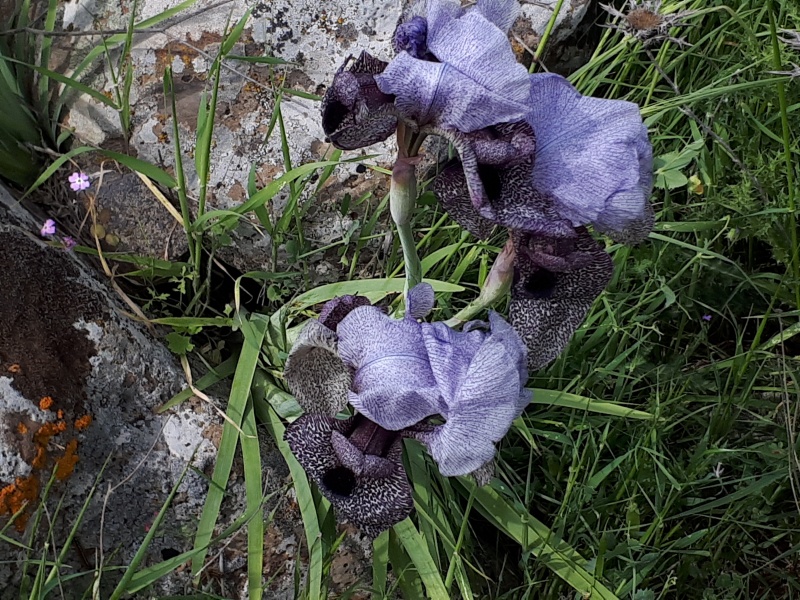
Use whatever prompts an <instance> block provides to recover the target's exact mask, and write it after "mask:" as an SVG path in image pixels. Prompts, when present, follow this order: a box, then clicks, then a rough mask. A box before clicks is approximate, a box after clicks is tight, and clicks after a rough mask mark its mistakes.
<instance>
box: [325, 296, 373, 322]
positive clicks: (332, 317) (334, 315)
mask: <svg viewBox="0 0 800 600" xmlns="http://www.w3.org/2000/svg"><path fill="white" fill-rule="evenodd" d="M369 305H370V301H369V298H365V297H364V296H351V295H347V296H339V297H338V298H334V299H333V300H328V302H326V303H325V306H323V307H322V310H321V311H320V312H319V318H318V320H319V322H320V323H322V324H323V325H325V327H327V328H328V329H332V330H333V331H336V327H337V325H339V322H340V321H341V320H342V319H344V318H345V317H346V316H347V315H348V314H350V311H352V310H353V309H354V308H358V307H359V306H369Z"/></svg>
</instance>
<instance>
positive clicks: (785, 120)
mask: <svg viewBox="0 0 800 600" xmlns="http://www.w3.org/2000/svg"><path fill="white" fill-rule="evenodd" d="M767 12H768V13H769V35H770V37H771V38H772V65H773V67H774V68H775V70H776V71H780V70H781V66H782V65H781V48H780V45H779V42H778V31H777V29H778V28H777V25H776V23H775V6H774V2H773V0H767ZM775 85H776V86H777V88H778V103H779V105H780V109H781V126H782V129H783V132H782V133H783V136H782V137H783V154H784V158H785V160H786V187H787V190H786V191H787V194H788V195H789V228H790V230H791V231H790V236H791V240H792V246H791V247H792V257H791V267H792V274H793V275H794V293H795V303H796V304H795V306H797V307H798V308H800V265H798V247H797V218H796V216H795V210H796V206H795V199H794V192H795V190H794V173H793V169H794V165H793V164H792V142H791V133H790V130H789V114H788V105H787V102H786V87H785V85H784V82H783V80H782V79H779V80H778V81H776V82H775Z"/></svg>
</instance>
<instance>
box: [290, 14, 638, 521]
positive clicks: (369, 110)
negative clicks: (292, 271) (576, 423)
mask: <svg viewBox="0 0 800 600" xmlns="http://www.w3.org/2000/svg"><path fill="white" fill-rule="evenodd" d="M518 11H519V4H518V2H517V0H478V2H477V4H476V5H475V6H472V7H470V8H463V7H462V6H461V3H460V2H459V1H458V0H420V1H418V2H417V4H415V5H413V6H412V7H411V8H410V9H409V10H408V11H407V12H406V14H405V15H404V17H403V18H402V19H401V22H400V23H399V24H398V27H397V30H396V32H395V35H394V39H393V47H394V50H395V52H396V56H395V57H394V59H393V60H391V61H390V62H384V61H381V60H378V59H376V58H374V57H372V56H370V55H369V54H367V53H366V52H362V53H361V55H360V56H359V57H358V58H357V59H355V60H353V58H352V57H349V58H348V59H347V60H346V61H345V63H344V64H343V65H342V66H341V68H340V69H339V70H338V71H337V73H336V74H335V76H334V79H333V82H332V84H331V86H330V87H329V89H328V90H327V92H326V94H325V96H324V98H323V102H322V126H323V130H324V131H325V134H326V136H327V139H328V140H329V141H330V142H331V143H333V144H334V145H335V146H336V147H338V148H341V149H345V150H353V149H357V148H363V147H365V146H369V145H371V144H374V143H377V142H380V141H383V140H385V139H387V138H388V137H389V136H391V135H392V134H393V133H395V132H396V131H399V130H398V127H400V126H402V131H403V132H404V133H403V135H402V136H401V135H398V142H399V143H400V144H401V145H403V148H401V157H407V156H409V155H413V154H414V153H415V152H416V148H418V142H419V136H420V135H422V136H424V135H439V136H442V137H444V138H445V139H447V140H448V141H450V142H451V143H452V145H453V147H454V148H455V150H456V152H457V154H458V156H457V158H456V159H454V160H451V161H449V162H448V163H445V164H443V165H440V168H439V171H438V175H437V176H436V178H435V179H434V182H433V191H434V193H435V194H436V196H437V198H438V200H439V202H440V203H441V204H442V206H443V207H444V208H445V209H446V210H447V212H448V213H449V214H450V216H451V217H452V218H453V219H454V220H456V221H457V222H458V223H459V224H460V225H461V226H463V227H464V228H465V229H467V230H469V231H470V232H472V233H473V234H474V235H476V236H478V237H480V238H486V237H488V236H489V235H490V234H491V232H492V230H493V229H494V227H495V226H497V225H500V226H503V227H506V228H508V229H509V232H510V243H511V248H512V250H513V252H510V253H509V254H510V255H511V254H513V283H512V284H511V286H510V287H511V304H510V315H509V316H510V321H511V325H509V324H508V323H506V322H505V321H504V320H503V319H502V318H501V317H500V316H498V315H496V314H491V315H490V318H489V322H488V323H483V322H474V321H473V322H470V323H467V324H465V325H464V327H463V328H462V330H461V331H455V330H452V329H450V328H448V327H447V326H446V325H444V324H443V323H421V322H419V321H418V320H419V319H422V318H423V317H425V316H426V315H427V314H428V313H429V312H430V310H431V308H432V307H433V291H432V289H431V288H430V287H429V286H427V285H424V284H423V285H419V286H417V287H415V288H414V289H413V290H411V291H410V292H409V294H408V298H407V314H406V316H405V317H404V318H403V319H400V320H395V319H391V318H389V317H387V316H386V315H385V314H384V313H383V312H382V311H381V310H380V309H379V308H377V307H374V306H370V305H369V303H368V302H367V301H366V300H365V299H363V298H357V297H347V298H342V299H337V300H336V301H332V302H331V303H329V304H328V305H327V306H326V307H325V309H324V310H323V313H322V314H321V315H320V319H319V320H318V321H311V322H309V324H308V325H307V326H306V327H305V329H304V330H303V332H302V334H301V336H300V338H299V339H298V341H297V343H296V344H295V346H294V347H293V349H292V351H291V354H290V356H289V359H288V361H287V364H286V371H285V375H286V380H287V382H288V384H289V387H290V388H291V390H292V392H293V393H294V394H295V396H296V397H297V399H298V402H300V404H301V405H302V407H303V408H304V409H305V411H306V413H307V414H306V415H305V416H303V417H301V418H300V419H298V420H297V421H296V422H294V423H293V424H292V425H291V426H290V427H289V428H288V429H287V432H286V439H287V440H288V442H289V445H290V447H291V448H292V451H293V452H294V453H295V455H296V456H297V459H298V461H299V462H300V464H301V465H303V467H304V468H305V470H306V471H307V473H308V474H309V476H310V477H311V478H312V479H313V480H314V481H315V482H316V483H317V484H318V485H319V487H320V490H321V491H322V493H323V494H324V495H325V496H326V497H327V498H328V499H329V500H330V501H331V502H332V503H333V504H334V506H335V507H336V509H337V511H338V512H339V514H340V515H342V516H344V517H345V518H347V519H349V520H351V521H352V522H354V523H355V524H357V525H359V526H360V527H361V528H362V530H364V531H365V532H367V533H373V534H374V533H377V532H379V531H381V530H383V529H385V528H387V527H389V526H391V525H392V524H394V523H396V522H398V521H399V520H401V519H403V518H404V517H405V516H406V515H408V514H409V512H410V510H411V507H412V501H411V489H410V486H409V483H408V480H407V478H406V476H405V473H404V472H403V467H402V462H401V455H402V448H401V440H402V438H403V437H414V438H416V439H418V440H420V441H421V442H422V443H423V444H424V445H425V446H426V447H427V449H428V451H429V452H430V454H431V456H432V457H433V459H434V460H435V461H436V463H437V464H438V466H439V469H440V471H441V473H442V474H443V475H447V476H452V475H466V474H470V473H471V474H473V475H476V476H478V478H479V479H484V480H485V476H486V473H487V471H489V470H490V466H491V464H492V460H493V456H494V452H495V443H496V442H497V441H499V440H500V439H501V438H502V437H503V436H504V435H505V433H506V432H507V431H508V429H509V427H510V425H511V422H512V421H513V419H514V418H516V417H517V416H518V415H519V414H520V413H521V412H522V410H523V409H524V407H525V405H526V404H527V403H528V402H529V400H530V398H529V394H528V393H527V392H526V391H525V388H524V385H525V382H526V379H527V373H528V369H539V368H541V367H543V366H545V365H547V364H548V363H549V362H551V361H552V360H553V359H554V358H556V357H557V356H558V355H559V354H560V353H561V351H562V350H563V349H564V347H565V346H566V344H567V343H568V341H569V339H570V337H571V336H572V334H573V333H574V331H575V330H576V329H577V328H578V326H579V325H580V324H581V322H582V321H583V319H584V318H585V316H586V313H587V312H588V310H589V308H590V307H591V305H592V303H593V302H594V300H595V299H596V298H597V296H598V295H599V294H600V293H601V292H602V291H603V289H604V288H605V287H606V285H607V284H608V281H609V280H610V278H611V275H612V272H613V266H612V262H611V258H610V256H609V255H608V254H607V253H606V251H605V249H604V246H603V245H602V244H600V243H599V242H597V241H596V240H595V239H594V238H593V237H592V235H591V234H590V232H589V229H588V227H591V228H593V229H594V230H596V231H598V232H601V233H604V234H606V235H608V236H609V237H611V238H612V239H614V240H616V241H618V242H623V243H637V242H639V241H641V240H643V239H644V238H646V237H647V235H648V233H649V231H650V230H651V228H652V225H653V212H652V209H651V207H650V204H649V202H648V198H649V195H650V191H651V187H652V150H651V146H650V142H649V140H648V136H647V129H646V128H645V126H644V124H643V123H642V119H641V117H640V114H639V109H638V107H637V106H636V105H634V104H631V103H629V102H623V101H616V100H603V99H596V98H588V97H585V96H582V95H581V94H579V93H578V92H577V91H576V90H575V89H574V88H573V87H572V86H571V85H570V84H569V83H568V82H567V81H566V80H565V79H564V78H562V77H560V76H557V75H551V74H542V75H529V74H528V72H527V70H526V69H525V68H524V67H523V66H522V65H520V64H519V63H518V62H517V61H516V58H515V56H514V53H513V51H512V49H511V45H510V43H509V41H508V31H509V29H510V28H511V26H512V24H513V23H514V21H515V19H516V17H517V14H518ZM407 132H412V134H413V135H412V137H413V138H414V141H413V142H409V143H408V147H405V144H406V142H408V141H409V140H410V139H411V138H409V137H408V136H407ZM505 260H506V261H507V262H508V261H510V260H511V259H510V258H509V257H506V258H505ZM348 405H350V406H352V407H353V408H354V409H355V412H354V414H355V416H353V417H350V418H348V419H339V418H336V416H335V415H336V414H338V413H339V412H340V411H342V410H343V409H344V408H345V407H346V406H348Z"/></svg>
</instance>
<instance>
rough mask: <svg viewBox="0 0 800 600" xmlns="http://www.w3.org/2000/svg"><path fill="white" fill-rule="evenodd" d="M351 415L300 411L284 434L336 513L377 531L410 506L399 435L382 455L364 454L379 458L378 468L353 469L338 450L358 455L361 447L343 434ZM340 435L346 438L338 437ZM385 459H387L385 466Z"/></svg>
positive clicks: (367, 459) (349, 427) (369, 532)
mask: <svg viewBox="0 0 800 600" xmlns="http://www.w3.org/2000/svg"><path fill="white" fill-rule="evenodd" d="M354 421H355V419H354V418H351V419H346V420H339V419H334V418H331V417H326V416H323V415H304V416H302V417H300V418H299V419H297V420H296V421H295V422H294V423H292V424H291V425H289V426H288V427H287V428H286V433H285V434H284V437H285V439H286V441H287V443H288V444H289V447H290V448H291V450H292V453H293V454H294V455H295V457H296V458H297V461H298V462H299V463H300V465H301V466H302V467H303V469H304V470H305V471H306V473H307V474H308V476H309V477H310V478H311V480H312V481H314V483H316V484H317V486H318V487H319V489H320V491H321V492H322V494H323V495H324V496H325V497H326V498H327V499H328V500H329V501H330V502H331V504H332V505H333V506H334V508H335V509H336V512H337V515H338V516H340V517H342V518H344V519H347V520H348V521H350V522H352V523H353V524H354V525H356V526H357V527H358V528H359V529H361V531H362V532H363V533H365V534H367V535H370V536H376V535H378V534H379V533H380V532H381V531H383V530H385V529H388V528H389V527H391V526H392V525H394V524H395V523H399V522H400V521H402V520H403V519H405V518H406V517H407V516H408V515H409V514H410V513H411V510H412V508H413V507H414V502H413V499H412V496H411V486H410V485H409V483H408V478H407V476H406V473H405V470H404V469H403V461H402V456H403V446H402V440H401V439H400V436H397V437H396V438H395V439H394V441H393V443H392V444H391V446H390V447H389V449H388V451H387V452H386V454H385V456H381V457H378V456H373V455H367V456H366V457H365V459H364V461H363V463H364V464H366V463H374V462H377V463H378V464H380V465H381V467H380V468H372V469H366V470H367V471H369V472H370V474H366V473H365V472H364V471H363V470H362V472H361V473H356V472H354V471H353V470H352V469H350V468H349V467H348V466H347V465H345V464H343V463H342V461H341V460H340V459H339V457H338V455H337V451H336V450H335V449H334V442H333V441H332V439H333V437H334V436H336V439H337V442H336V445H337V446H339V450H338V454H343V453H344V454H346V455H347V456H348V457H349V459H350V460H351V461H352V460H355V461H357V460H358V459H357V458H356V457H357V455H358V453H359V451H358V449H357V448H355V447H354V446H352V445H350V446H349V448H348V449H343V448H342V447H343V446H344V447H347V446H348V442H347V438H346V436H347V435H348V434H349V433H350V432H351V430H352V428H353V424H354ZM342 440H344V441H342ZM386 465H389V467H387V466H386Z"/></svg>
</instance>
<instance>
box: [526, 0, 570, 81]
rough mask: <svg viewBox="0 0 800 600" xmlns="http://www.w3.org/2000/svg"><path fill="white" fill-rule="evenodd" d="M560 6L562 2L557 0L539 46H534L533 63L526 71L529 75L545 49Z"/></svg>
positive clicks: (562, 0)
mask: <svg viewBox="0 0 800 600" xmlns="http://www.w3.org/2000/svg"><path fill="white" fill-rule="evenodd" d="M562 4H564V0H558V4H556V7H555V8H554V9H553V14H552V16H551V17H550V20H549V21H548V22H547V27H545V29H544V33H543V34H542V39H541V40H539V44H538V45H537V46H536V52H535V53H534V54H533V62H531V68H530V69H529V70H528V72H529V73H533V68H534V67H535V66H536V65H537V64H539V59H540V58H541V56H542V54H544V50H545V48H546V47H547V40H549V39H550V34H551V33H553V28H554V27H555V26H556V19H558V13H560V12H561V5H562Z"/></svg>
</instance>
